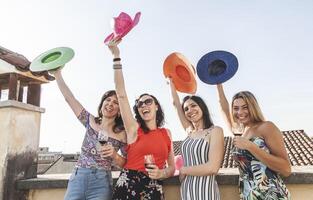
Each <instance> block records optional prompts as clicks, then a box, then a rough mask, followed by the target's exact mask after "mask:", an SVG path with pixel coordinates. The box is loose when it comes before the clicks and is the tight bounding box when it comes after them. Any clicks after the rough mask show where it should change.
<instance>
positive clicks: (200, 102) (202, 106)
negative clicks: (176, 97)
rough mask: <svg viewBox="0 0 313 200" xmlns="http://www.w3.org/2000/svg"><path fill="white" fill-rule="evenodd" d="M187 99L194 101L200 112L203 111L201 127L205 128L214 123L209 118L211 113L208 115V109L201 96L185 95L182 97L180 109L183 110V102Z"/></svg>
mask: <svg viewBox="0 0 313 200" xmlns="http://www.w3.org/2000/svg"><path fill="white" fill-rule="evenodd" d="M189 99H191V100H193V101H194V102H196V104H198V106H199V107H200V109H201V110H202V113H203V116H202V120H203V128H204V129H207V128H210V127H211V126H212V125H214V124H213V121H212V119H211V115H210V112H209V109H208V107H207V105H206V104H205V102H204V101H203V99H202V98H201V97H199V96H194V95H190V96H185V97H184V99H183V103H182V109H183V110H184V104H185V102H186V101H187V100H189Z"/></svg>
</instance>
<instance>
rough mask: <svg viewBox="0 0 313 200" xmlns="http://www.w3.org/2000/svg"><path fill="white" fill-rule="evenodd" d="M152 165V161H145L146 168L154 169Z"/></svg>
mask: <svg viewBox="0 0 313 200" xmlns="http://www.w3.org/2000/svg"><path fill="white" fill-rule="evenodd" d="M150 165H152V164H151V163H145V168H146V169H153V167H151V166H150Z"/></svg>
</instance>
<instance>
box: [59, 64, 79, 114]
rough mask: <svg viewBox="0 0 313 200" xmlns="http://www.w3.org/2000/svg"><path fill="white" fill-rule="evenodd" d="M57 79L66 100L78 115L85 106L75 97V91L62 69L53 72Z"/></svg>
mask: <svg viewBox="0 0 313 200" xmlns="http://www.w3.org/2000/svg"><path fill="white" fill-rule="evenodd" d="M53 74H54V77H55V80H56V82H57V85H58V87H59V89H60V91H61V93H62V95H63V97H64V99H65V101H66V102H67V103H68V105H69V106H70V107H71V109H72V110H73V112H74V114H75V115H76V116H78V115H79V114H80V113H81V111H82V110H83V106H82V105H81V104H80V103H79V101H78V100H77V99H76V98H75V97H74V95H73V93H72V92H71V90H70V89H69V87H68V86H67V85H66V83H65V81H64V79H63V77H62V73H61V70H60V69H58V70H57V71H55V72H53Z"/></svg>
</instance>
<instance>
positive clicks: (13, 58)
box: [0, 46, 54, 81]
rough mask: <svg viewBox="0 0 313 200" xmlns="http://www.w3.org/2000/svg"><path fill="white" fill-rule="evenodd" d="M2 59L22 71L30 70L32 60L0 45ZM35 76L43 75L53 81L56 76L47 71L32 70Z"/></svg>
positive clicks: (0, 57)
mask: <svg viewBox="0 0 313 200" xmlns="http://www.w3.org/2000/svg"><path fill="white" fill-rule="evenodd" d="M0 59H2V60H4V61H6V62H7V63H10V64H11V65H13V66H15V68H16V69H17V70H19V71H21V72H27V71H30V70H29V66H30V61H29V60H28V59H27V58H26V57H25V56H23V55H21V54H18V53H15V52H12V51H10V50H8V49H6V48H4V47H1V46H0ZM30 72H31V71H30ZM31 74H32V75H34V76H43V77H45V78H46V79H47V80H49V81H53V80H54V77H53V76H50V75H49V73H48V72H47V71H43V72H31Z"/></svg>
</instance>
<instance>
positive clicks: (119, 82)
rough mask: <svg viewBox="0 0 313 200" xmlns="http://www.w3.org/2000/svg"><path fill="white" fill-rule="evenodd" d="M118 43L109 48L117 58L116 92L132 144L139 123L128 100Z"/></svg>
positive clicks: (114, 66)
mask: <svg viewBox="0 0 313 200" xmlns="http://www.w3.org/2000/svg"><path fill="white" fill-rule="evenodd" d="M117 44H118V43H116V42H113V43H111V44H110V45H109V49H110V51H111V53H112V55H113V58H114V59H115V60H116V61H114V64H113V69H114V83H115V89H116V94H117V98H118V102H119V107H120V111H121V116H122V118H123V121H124V126H125V130H126V133H127V143H128V144H131V143H133V142H135V141H136V139H137V129H138V124H137V122H136V120H135V118H134V117H133V113H132V111H131V107H130V105H129V101H128V97H127V93H126V89H125V83H124V77H123V71H122V65H121V62H120V60H119V58H120V50H119V48H118V47H117Z"/></svg>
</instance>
